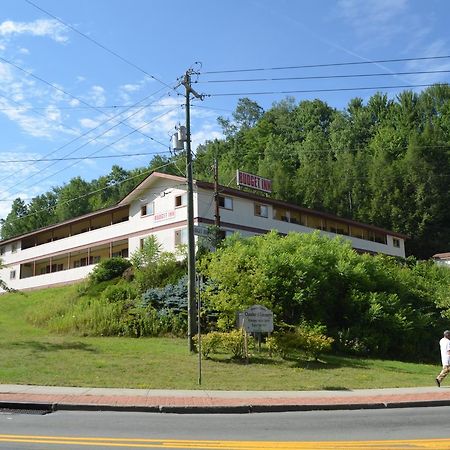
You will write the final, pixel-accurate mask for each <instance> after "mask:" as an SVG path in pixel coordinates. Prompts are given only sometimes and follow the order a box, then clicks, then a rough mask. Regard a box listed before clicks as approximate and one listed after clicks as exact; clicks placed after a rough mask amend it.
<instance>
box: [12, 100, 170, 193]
mask: <svg viewBox="0 0 450 450" xmlns="http://www.w3.org/2000/svg"><path fill="white" fill-rule="evenodd" d="M177 108H178V107H175V108H172V109H170V110H169V111H166V112H165V113H163V114H160V115H159V116H157V117H155V118H154V119H153V120H151V121H149V122H145V123H144V124H143V125H141V126H140V127H139V128H137V129H135V130H132V131H130V132H129V133H128V134H126V135H124V136H121V137H120V138H118V139H116V140H115V141H114V142H111V143H109V144H106V145H104V146H103V147H101V148H100V149H98V150H96V151H94V152H92V153H90V154H89V155H88V156H93V155H95V154H97V153H99V152H101V151H102V150H104V149H105V148H108V147H111V146H112V145H114V144H117V143H118V142H120V141H121V140H123V139H125V138H127V137H129V136H130V135H132V134H134V133H136V132H138V131H139V129H142V128H145V127H146V126H148V125H149V124H151V123H152V122H155V121H156V120H158V119H160V118H162V117H164V116H165V115H167V114H169V113H171V112H172V111H174V110H175V109H177ZM107 131H109V130H107ZM107 131H105V133H106V132H107ZM84 145H87V144H84ZM78 162H79V161H77V162H74V163H72V164H69V165H67V166H66V167H63V168H62V169H61V170H58V171H57V172H54V173H52V174H51V175H48V176H46V177H44V178H41V179H40V180H38V181H37V183H42V182H43V181H45V180H48V179H49V178H51V177H53V176H55V175H58V174H59V173H61V172H63V171H65V170H67V169H69V168H71V167H73V166H74V165H76V164H78ZM34 175H36V174H34ZM34 175H32V176H30V177H28V178H26V179H24V180H22V181H21V182H18V183H16V184H15V187H16V186H18V185H20V184H22V183H23V182H25V181H28V180H29V179H30V178H32V177H33V176H34Z"/></svg>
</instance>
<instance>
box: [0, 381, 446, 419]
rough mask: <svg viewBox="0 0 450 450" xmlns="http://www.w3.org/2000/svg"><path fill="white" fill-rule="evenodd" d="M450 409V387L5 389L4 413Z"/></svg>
mask: <svg viewBox="0 0 450 450" xmlns="http://www.w3.org/2000/svg"><path fill="white" fill-rule="evenodd" d="M424 406H450V387H441V388H438V387H422V388H397V389H361V390H349V391H205V390H192V391H181V390H154V389H109V388H80V387H56V386H29V385H8V384H3V385H0V409H32V410H42V411H47V412H51V411H57V410H78V411H80V410H86V411H136V412H138V411H145V412H163V413H250V412H276V411H311V410H337V409H369V408H370V409H376V408H406V407H424Z"/></svg>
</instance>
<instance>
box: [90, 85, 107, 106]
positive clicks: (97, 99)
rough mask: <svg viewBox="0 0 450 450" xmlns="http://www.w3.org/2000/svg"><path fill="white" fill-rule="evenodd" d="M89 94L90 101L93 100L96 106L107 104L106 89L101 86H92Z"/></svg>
mask: <svg viewBox="0 0 450 450" xmlns="http://www.w3.org/2000/svg"><path fill="white" fill-rule="evenodd" d="M88 95H89V99H90V102H92V103H93V104H94V106H104V105H105V104H106V96H105V89H104V88H102V87H101V86H98V85H95V86H92V87H91V90H90V91H89V94H88Z"/></svg>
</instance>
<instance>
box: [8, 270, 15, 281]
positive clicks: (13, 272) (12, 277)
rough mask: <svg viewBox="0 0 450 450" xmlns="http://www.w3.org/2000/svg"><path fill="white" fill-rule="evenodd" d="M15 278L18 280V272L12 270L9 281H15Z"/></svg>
mask: <svg viewBox="0 0 450 450" xmlns="http://www.w3.org/2000/svg"><path fill="white" fill-rule="evenodd" d="M15 278H16V271H15V270H11V272H9V279H10V280H14V279H15Z"/></svg>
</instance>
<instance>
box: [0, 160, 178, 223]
mask: <svg viewBox="0 0 450 450" xmlns="http://www.w3.org/2000/svg"><path fill="white" fill-rule="evenodd" d="M170 164H172V162H168V163H166V164H163V165H161V166H159V167H156V168H152V169H149V170H144V171H143V172H141V173H139V174H137V175H133V176H132V177H129V178H126V179H125V180H122V181H119V182H117V183H114V184H112V185H108V186H105V187H102V188H99V189H96V190H95V191H91V192H88V193H86V194H83V195H80V196H79V197H74V198H71V199H69V200H66V201H65V202H61V203H59V204H60V205H66V204H68V203H72V202H74V201H75V200H80V199H82V198H85V197H88V196H90V195H93V194H97V193H98V192H101V191H104V190H106V189H109V188H111V187H114V186H118V185H121V184H123V183H126V182H127V181H130V180H133V179H134V178H139V177H141V176H143V175H145V174H149V173H151V172H156V171H158V170H160V169H162V168H164V167H167V166H169V165H170ZM0 201H5V199H0ZM54 208H55V206H50V207H48V208H43V209H40V210H38V211H33V212H32V213H29V214H25V215H23V216H20V217H17V218H15V219H13V220H11V222H12V223H14V222H17V221H19V220H22V219H25V218H27V217H31V216H34V215H36V214H39V213H41V212H45V211H50V210H52V209H54ZM55 225H56V224H55ZM49 226H50V225H49Z"/></svg>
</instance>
